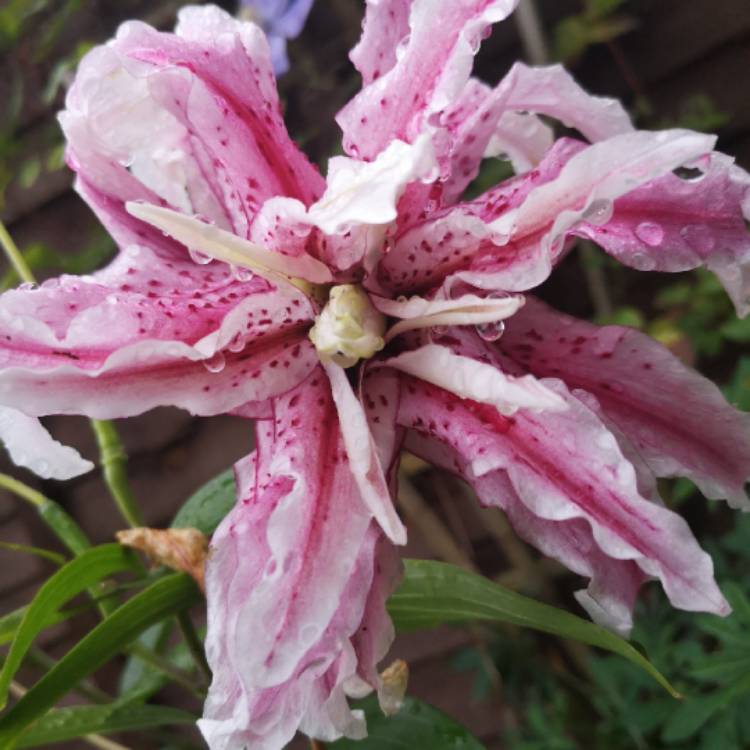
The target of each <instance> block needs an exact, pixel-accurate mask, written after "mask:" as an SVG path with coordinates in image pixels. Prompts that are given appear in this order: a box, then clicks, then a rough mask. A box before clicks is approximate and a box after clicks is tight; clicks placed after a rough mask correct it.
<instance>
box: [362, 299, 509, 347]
mask: <svg viewBox="0 0 750 750" xmlns="http://www.w3.org/2000/svg"><path fill="white" fill-rule="evenodd" d="M372 301H373V304H374V305H375V307H377V309H378V310H380V312H382V313H385V314H386V315H390V316H391V317H394V318H401V320H399V322H398V323H396V324H394V325H393V326H392V327H391V328H390V329H389V330H388V332H387V333H386V335H385V341H386V343H388V342H389V341H390V340H391V339H393V338H394V337H396V336H398V335H399V334H400V333H404V332H406V331H413V330H416V329H418V328H431V327H433V326H468V325H481V324H483V323H495V322H497V321H501V320H505V319H506V318H509V317H510V316H511V315H514V314H515V313H516V312H517V311H518V310H519V308H520V307H521V306H522V305H523V303H524V298H523V297H522V296H521V295H508V296H507V297H499V298H497V297H478V296H477V295H474V294H465V295H463V296H462V297H457V298H456V299H437V300H428V299H424V298H423V297H410V298H409V299H406V300H390V299H386V298H384V297H377V296H375V295H372Z"/></svg>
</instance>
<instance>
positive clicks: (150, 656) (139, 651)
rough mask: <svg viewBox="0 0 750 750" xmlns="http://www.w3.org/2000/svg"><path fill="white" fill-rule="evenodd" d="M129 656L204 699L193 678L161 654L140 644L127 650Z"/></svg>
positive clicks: (202, 692) (132, 645)
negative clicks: (134, 657) (136, 658)
mask: <svg viewBox="0 0 750 750" xmlns="http://www.w3.org/2000/svg"><path fill="white" fill-rule="evenodd" d="M127 650H128V651H129V652H130V653H131V654H133V655H135V656H137V657H138V658H139V659H140V660H141V661H143V662H145V663H146V664H148V665H149V666H150V667H153V668H154V669H156V670H158V671H159V672H163V673H164V674H165V675H167V676H168V677H169V678H170V679H171V680H174V682H175V683H176V684H178V685H181V686H182V687H184V688H186V689H187V690H189V691H190V692H191V693H192V694H193V695H197V696H198V697H199V698H201V699H204V698H205V697H206V695H205V692H204V691H202V690H201V689H200V687H198V686H196V684H195V679H194V677H193V676H192V675H191V674H190V673H189V672H185V671H184V670H183V669H180V668H179V667H176V666H175V665H174V664H172V662H170V661H169V660H168V659H165V658H164V657H163V656H161V654H157V653H156V651H152V650H151V649H150V648H146V647H145V646H143V645H142V644H140V643H137V642H136V643H133V644H131V645H130V646H129V647H128V649H127Z"/></svg>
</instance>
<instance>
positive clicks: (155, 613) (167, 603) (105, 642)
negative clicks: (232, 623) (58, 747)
mask: <svg viewBox="0 0 750 750" xmlns="http://www.w3.org/2000/svg"><path fill="white" fill-rule="evenodd" d="M78 559H80V558H78ZM200 598H201V595H200V592H199V591H198V587H197V586H196V585H195V583H194V581H193V579H192V578H190V576H188V575H185V574H183V573H175V574H173V575H169V576H165V577H164V578H160V579H158V580H157V581H156V582H155V583H153V584H152V585H151V586H149V587H148V588H147V589H145V590H143V591H141V592H140V593H138V594H136V595H135V596H134V597H133V598H132V599H129V600H128V601H127V602H125V604H123V605H122V606H121V607H119V608H118V609H116V610H115V611H114V612H113V613H112V614H111V615H109V617H107V618H106V619H105V620H103V621H102V622H100V623H99V624H98V625H97V626H96V627H95V628H94V629H93V630H92V631H91V632H90V633H88V634H87V635H86V636H85V637H84V638H82V639H81V640H80V641H79V642H78V643H77V644H76V645H75V646H73V648H72V649H71V650H70V651H68V653H67V654H65V656H64V657H63V658H62V659H60V661H59V662H58V663H57V664H56V665H55V666H54V667H52V669H50V670H49V672H47V673H46V674H45V675H44V676H43V677H42V678H41V679H40V680H39V682H37V683H36V685H34V686H33V687H32V688H31V689H30V690H29V691H28V693H26V695H24V696H23V697H22V698H21V699H20V700H19V701H18V703H16V704H15V705H14V706H13V707H12V708H11V709H10V710H9V711H8V712H7V713H6V714H5V715H3V716H2V717H0V748H2V749H3V750H10V748H12V747H13V746H14V744H15V742H16V741H17V739H18V737H19V736H20V735H21V734H22V733H23V732H24V731H25V730H26V729H27V728H28V727H29V725H30V724H31V723H32V722H34V721H35V720H36V719H38V718H39V717H40V716H41V715H42V714H44V713H46V712H47V711H48V710H49V709H50V708H52V706H54V704H55V702H56V701H58V700H59V699H60V698H61V697H62V696H63V695H65V694H66V693H67V692H68V691H69V690H70V689H71V688H72V687H73V686H74V685H76V684H77V683H78V682H79V681H80V680H82V679H83V678H84V677H86V676H87V675H89V674H91V673H92V672H93V671H95V670H96V669H98V668H99V667H100V666H101V665H102V664H104V663H105V662H106V661H107V660H109V659H110V658H112V657H113V656H114V655H115V654H117V653H118V652H119V651H122V650H123V649H124V648H125V647H126V646H127V645H128V644H129V643H131V642H132V641H133V640H134V639H135V638H137V637H138V635H139V634H140V633H142V632H143V631H144V630H146V629H147V628H149V627H151V626H152V625H154V624H156V623H157V622H159V621H160V620H163V619H164V618H166V617H170V616H171V615H174V614H176V613H177V612H180V611H182V610H183V609H186V608H188V607H190V606H191V605H192V604H194V603H195V602H197V601H199V600H200Z"/></svg>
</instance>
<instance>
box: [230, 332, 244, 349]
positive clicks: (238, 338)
mask: <svg viewBox="0 0 750 750" xmlns="http://www.w3.org/2000/svg"><path fill="white" fill-rule="evenodd" d="M244 348H245V340H244V339H243V338H242V335H241V334H239V333H236V334H235V335H234V336H232V340H231V341H230V342H229V344H228V345H227V349H229V351H230V352H241V351H242V350H243V349H244Z"/></svg>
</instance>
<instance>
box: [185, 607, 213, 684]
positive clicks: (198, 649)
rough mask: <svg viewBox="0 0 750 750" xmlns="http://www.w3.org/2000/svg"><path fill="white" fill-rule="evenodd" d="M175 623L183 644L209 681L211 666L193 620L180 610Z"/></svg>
mask: <svg viewBox="0 0 750 750" xmlns="http://www.w3.org/2000/svg"><path fill="white" fill-rule="evenodd" d="M177 624H178V625H179V626H180V631H181V633H182V637H183V638H184V639H185V644H186V645H187V647H188V650H189V651H190V653H191V655H192V657H193V661H194V662H195V663H196V665H197V667H198V669H200V671H201V672H202V673H203V676H204V677H205V678H206V680H208V682H210V681H211V667H209V666H208V661H207V660H206V651H205V649H204V648H203V642H202V641H201V639H200V637H199V636H198V632H197V631H196V629H195V625H193V621H192V620H191V619H190V615H189V614H188V613H187V612H180V613H179V614H178V615H177Z"/></svg>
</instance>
